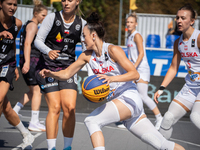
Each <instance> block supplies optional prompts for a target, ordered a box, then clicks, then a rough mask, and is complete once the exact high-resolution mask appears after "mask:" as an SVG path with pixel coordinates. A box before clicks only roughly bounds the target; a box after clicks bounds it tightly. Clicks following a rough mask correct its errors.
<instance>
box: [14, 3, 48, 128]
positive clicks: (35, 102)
mask: <svg viewBox="0 0 200 150" xmlns="http://www.w3.org/2000/svg"><path fill="white" fill-rule="evenodd" d="M34 5H35V6H34V9H33V18H32V19H31V20H28V21H27V22H26V23H25V24H24V25H23V28H22V29H21V35H20V68H21V71H22V75H23V78H24V80H25V82H26V84H27V86H28V87H29V91H28V92H27V93H25V94H24V95H23V97H22V98H21V99H20V101H19V102H17V104H16V105H15V107H14V108H13V110H14V111H15V112H16V113H17V114H18V113H19V111H20V110H21V108H22V107H23V106H24V105H25V104H26V103H27V102H29V101H30V100H32V103H31V121H30V123H29V126H28V129H29V130H31V131H46V127H45V125H43V124H41V123H40V122H39V109H40V104H41V96H42V95H41V92H40V87H39V86H38V85H37V81H36V78H35V71H36V66H37V64H38V61H39V58H40V54H41V52H40V51H39V50H38V49H37V48H36V47H35V45H34V40H35V37H36V34H37V31H38V24H39V23H42V21H43V19H44V18H45V17H46V15H47V8H46V6H44V5H43V4H42V1H41V0H34Z"/></svg>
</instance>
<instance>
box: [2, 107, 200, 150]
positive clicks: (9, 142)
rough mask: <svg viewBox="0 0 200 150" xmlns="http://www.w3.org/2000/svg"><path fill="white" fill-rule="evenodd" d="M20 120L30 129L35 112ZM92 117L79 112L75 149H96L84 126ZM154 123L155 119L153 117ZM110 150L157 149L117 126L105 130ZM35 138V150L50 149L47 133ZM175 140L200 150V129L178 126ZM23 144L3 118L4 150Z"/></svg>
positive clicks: (188, 124)
mask: <svg viewBox="0 0 200 150" xmlns="http://www.w3.org/2000/svg"><path fill="white" fill-rule="evenodd" d="M20 114H21V116H20V119H21V121H22V122H23V124H24V125H25V126H26V127H28V124H29V121H30V116H31V112H30V111H29V110H21V111H20ZM46 115H47V111H41V112H40V121H45V118H46ZM87 115H88V114H83V113H76V127H75V133H74V140H73V143H72V150H93V148H92V144H91V142H90V138H89V134H88V131H87V129H86V127H85V125H84V123H83V121H84V119H85V117H86V116H87ZM61 119H62V113H61V115H60V118H59V133H58V137H57V145H56V149H57V150H62V149H63V135H62V128H61V123H62V121H61ZM149 119H150V120H151V121H152V123H154V121H155V119H154V118H149ZM102 131H103V134H104V137H105V146H106V150H154V148H152V147H151V146H149V145H147V144H145V143H144V142H142V141H141V140H140V139H138V138H137V137H135V136H134V135H132V134H131V133H130V132H129V131H128V130H127V129H120V128H118V127H117V126H116V125H115V124H111V125H109V126H105V127H104V128H103V129H102ZM32 134H33V135H34V136H35V141H34V143H33V149H34V150H47V143H46V134H45V132H32ZM171 140H172V141H175V142H176V143H178V144H180V145H182V146H183V147H184V148H185V149H186V150H200V130H198V129H197V128H196V127H195V126H194V125H193V124H192V123H191V121H189V119H188V120H187V119H186V120H184V121H183V120H181V121H178V123H176V125H175V126H174V132H173V135H172V138H171ZM21 143H22V136H21V134H20V133H19V131H18V130H17V129H15V128H14V127H13V126H11V125H10V124H9V123H8V121H7V120H6V119H5V117H4V115H2V116H1V118H0V150H18V148H16V147H17V146H18V145H20V144H21Z"/></svg>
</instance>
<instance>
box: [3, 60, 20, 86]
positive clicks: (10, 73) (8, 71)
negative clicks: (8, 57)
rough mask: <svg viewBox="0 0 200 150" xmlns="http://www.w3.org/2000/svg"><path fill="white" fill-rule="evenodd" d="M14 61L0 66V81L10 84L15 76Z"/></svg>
mask: <svg viewBox="0 0 200 150" xmlns="http://www.w3.org/2000/svg"><path fill="white" fill-rule="evenodd" d="M15 68H16V63H11V64H7V65H4V66H1V67H0V81H5V82H8V83H9V84H10V85H11V86H13V85H12V81H13V78H14V77H15Z"/></svg>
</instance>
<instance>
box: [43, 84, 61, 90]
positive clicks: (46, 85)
mask: <svg viewBox="0 0 200 150" xmlns="http://www.w3.org/2000/svg"><path fill="white" fill-rule="evenodd" d="M52 86H58V83H49V84H45V85H41V89H45V88H48V87H52Z"/></svg>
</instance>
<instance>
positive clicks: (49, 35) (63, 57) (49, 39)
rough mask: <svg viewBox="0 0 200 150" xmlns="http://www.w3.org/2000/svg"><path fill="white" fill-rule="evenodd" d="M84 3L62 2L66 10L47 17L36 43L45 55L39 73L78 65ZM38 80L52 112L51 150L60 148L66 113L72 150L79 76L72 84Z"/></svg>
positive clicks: (66, 136) (49, 126)
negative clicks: (57, 146) (61, 114)
mask: <svg viewBox="0 0 200 150" xmlns="http://www.w3.org/2000/svg"><path fill="white" fill-rule="evenodd" d="M80 3H81V0H62V7H63V10H61V11H59V12H55V13H51V14H49V15H47V17H46V18H45V19H44V20H43V22H42V25H41V26H40V29H39V31H38V34H37V37H36V39H35V42H34V44H35V46H36V47H37V48H38V49H39V50H40V51H41V52H42V57H41V59H40V60H39V64H40V66H39V67H38V72H39V71H40V70H42V69H43V68H48V69H49V70H52V71H59V70H63V69H66V68H67V67H68V66H70V65H71V64H72V63H73V62H74V61H75V47H76V44H77V43H78V42H81V35H82V28H83V27H84V24H85V23H86V22H85V20H83V19H82V18H81V17H79V16H77V15H76V13H77V12H78V11H79V4H80ZM36 78H37V80H38V83H39V85H40V88H41V90H42V92H43V93H44V95H45V99H46V101H47V105H48V108H49V112H48V115H47V118H46V133H47V145H48V150H52V149H55V148H56V137H57V133H58V119H59V115H60V111H61V108H62V109H63V120H62V130H63V135H64V148H63V149H64V150H71V144H72V140H73V134H74V128H75V106H76V97H77V84H76V82H77V81H76V80H77V79H76V75H74V76H73V77H71V78H70V79H68V80H64V81H60V80H55V79H54V78H51V77H49V78H45V79H43V78H41V77H40V75H39V74H38V75H37V77H36Z"/></svg>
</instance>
